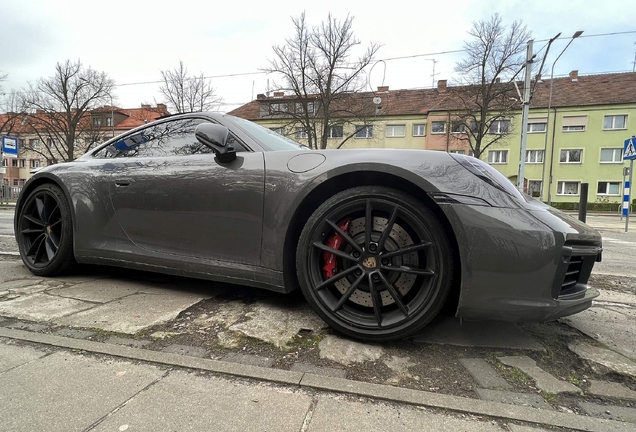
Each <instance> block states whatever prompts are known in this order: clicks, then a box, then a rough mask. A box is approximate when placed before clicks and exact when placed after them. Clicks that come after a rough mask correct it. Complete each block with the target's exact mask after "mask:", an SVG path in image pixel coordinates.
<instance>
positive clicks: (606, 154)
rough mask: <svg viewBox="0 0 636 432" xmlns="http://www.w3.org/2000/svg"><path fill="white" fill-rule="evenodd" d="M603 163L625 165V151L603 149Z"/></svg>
mask: <svg viewBox="0 0 636 432" xmlns="http://www.w3.org/2000/svg"><path fill="white" fill-rule="evenodd" d="M601 163H623V149H622V148H602V149H601Z"/></svg>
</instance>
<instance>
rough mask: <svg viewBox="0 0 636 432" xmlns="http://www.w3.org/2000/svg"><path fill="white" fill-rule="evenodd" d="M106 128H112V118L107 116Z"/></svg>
mask: <svg viewBox="0 0 636 432" xmlns="http://www.w3.org/2000/svg"><path fill="white" fill-rule="evenodd" d="M106 126H108V127H112V126H113V117H112V116H109V117H107V118H106Z"/></svg>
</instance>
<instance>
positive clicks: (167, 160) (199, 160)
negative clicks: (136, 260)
mask: <svg viewBox="0 0 636 432" xmlns="http://www.w3.org/2000/svg"><path fill="white" fill-rule="evenodd" d="M205 121H209V120H207V119H204V118H196V117H188V118H180V119H173V120H167V121H164V122H162V123H160V124H157V125H154V126H151V127H149V128H146V129H143V130H141V131H137V132H135V133H133V134H131V135H128V136H125V137H123V138H122V139H121V140H118V142H117V143H116V144H115V145H114V147H115V148H116V150H115V151H117V152H118V153H117V157H116V158H115V159H114V162H115V168H114V169H113V172H112V182H111V187H110V196H111V201H112V204H113V208H114V211H115V215H116V217H117V220H118V221H119V224H120V225H121V228H122V229H123V230H124V232H125V233H126V235H127V236H128V238H129V239H130V240H131V241H132V243H134V244H135V245H136V246H138V247H140V248H143V249H146V250H149V251H153V252H160V253H165V254H171V255H179V256H187V257H198V258H205V259H212V260H220V261H230V262H240V263H246V264H254V265H258V264H259V262H260V250H261V236H262V211H263V193H264V192H263V190H264V158H263V154H262V153H260V152H251V151H237V157H236V159H235V160H234V161H232V162H230V163H223V164H222V163H219V162H218V161H217V160H216V158H215V156H214V153H213V152H212V149H210V148H208V147H206V146H204V145H203V144H201V143H199V142H198V141H197V139H196V138H195V136H194V130H195V128H196V126H197V125H198V124H200V123H201V122H205ZM231 139H233V140H235V142H234V146H235V147H237V150H241V143H240V142H238V141H236V138H235V137H234V136H233V135H231ZM243 150H245V149H243ZM127 248H130V249H131V250H129V251H127V250H126V249H127ZM120 252H132V248H131V246H130V245H128V246H127V245H125V244H122V245H121V246H120Z"/></svg>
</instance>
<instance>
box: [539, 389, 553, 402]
mask: <svg viewBox="0 0 636 432" xmlns="http://www.w3.org/2000/svg"><path fill="white" fill-rule="evenodd" d="M541 396H543V399H545V400H546V401H547V402H550V403H556V401H557V398H556V395H554V394H552V393H549V392H547V391H542V392H541Z"/></svg>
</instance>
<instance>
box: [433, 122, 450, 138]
mask: <svg viewBox="0 0 636 432" xmlns="http://www.w3.org/2000/svg"><path fill="white" fill-rule="evenodd" d="M440 123H441V124H442V125H444V127H443V128H442V129H443V130H442V131H441V132H440V131H437V132H435V131H434V126H435V125H437V124H440ZM445 133H446V121H445V120H434V121H432V122H431V134H435V135H441V134H445Z"/></svg>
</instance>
